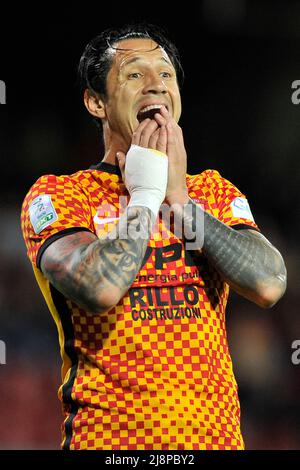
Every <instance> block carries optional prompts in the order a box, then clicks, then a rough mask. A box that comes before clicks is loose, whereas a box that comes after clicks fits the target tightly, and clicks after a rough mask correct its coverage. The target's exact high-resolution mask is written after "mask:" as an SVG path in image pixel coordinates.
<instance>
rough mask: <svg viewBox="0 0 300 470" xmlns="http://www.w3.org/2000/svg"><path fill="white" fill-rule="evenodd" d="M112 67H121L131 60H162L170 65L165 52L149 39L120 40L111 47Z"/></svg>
mask: <svg viewBox="0 0 300 470" xmlns="http://www.w3.org/2000/svg"><path fill="white" fill-rule="evenodd" d="M111 53H112V54H113V55H114V59H113V65H115V66H117V67H118V68H119V67H122V66H124V65H126V64H127V63H128V62H130V61H131V59H134V58H138V59H142V60H154V59H157V60H164V61H167V62H168V63H169V64H172V63H171V61H170V59H169V57H168V54H167V53H166V51H165V50H164V49H163V48H162V47H161V46H159V45H158V44H157V43H156V42H155V41H154V40H153V39H151V38H131V39H122V40H121V41H119V42H117V43H115V44H114V45H113V48H112V51H111Z"/></svg>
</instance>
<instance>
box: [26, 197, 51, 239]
mask: <svg viewBox="0 0 300 470" xmlns="http://www.w3.org/2000/svg"><path fill="white" fill-rule="evenodd" d="M29 217H30V222H31V224H32V227H33V229H34V231H35V233H37V234H38V233H40V232H41V231H42V230H44V228H46V227H48V226H49V225H51V224H53V222H55V221H56V220H57V219H58V215H57V213H56V210H55V208H54V206H53V204H52V201H51V196H50V194H43V195H42V196H38V197H36V198H35V199H34V200H33V201H32V203H31V204H30V207H29Z"/></svg>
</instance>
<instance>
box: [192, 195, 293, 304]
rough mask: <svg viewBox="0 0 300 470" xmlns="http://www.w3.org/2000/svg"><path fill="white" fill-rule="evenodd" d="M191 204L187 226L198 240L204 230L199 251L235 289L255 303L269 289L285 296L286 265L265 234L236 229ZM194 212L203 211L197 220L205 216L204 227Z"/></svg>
mask: <svg viewBox="0 0 300 470" xmlns="http://www.w3.org/2000/svg"><path fill="white" fill-rule="evenodd" d="M188 204H192V205H193V208H192V209H193V210H192V211H184V216H183V217H184V224H187V225H188V226H189V227H190V230H192V232H193V233H194V234H195V233H196V237H197V230H203V229H204V239H203V237H202V240H203V246H202V247H199V248H202V249H203V253H204V254H205V255H206V257H207V258H208V260H209V261H210V262H211V264H212V265H213V266H214V267H215V268H216V269H217V270H218V271H219V273H220V274H221V275H222V277H223V278H224V280H225V281H226V282H228V284H229V285H230V286H231V287H232V288H233V289H234V290H236V291H237V292H239V293H240V294H242V295H244V296H245V297H247V298H248V299H250V300H254V301H256V300H258V297H259V293H261V292H263V291H266V290H267V289H269V288H274V289H276V288H277V289H279V291H280V292H281V295H283V293H284V291H285V286H286V269H285V265H284V262H283V259H282V257H281V255H280V253H279V251H278V250H277V249H276V248H275V247H274V246H273V245H272V244H271V243H270V242H269V241H268V240H267V239H266V238H265V237H264V236H263V235H261V234H260V233H259V232H256V231H254V230H251V229H249V230H247V229H245V230H241V231H238V230H234V229H232V228H231V227H228V226H227V225H225V224H224V223H223V222H221V221H220V220H218V219H216V218H215V217H214V216H212V215H211V214H208V213H207V212H204V211H203V210H202V209H201V207H200V206H198V205H196V204H195V203H194V202H192V201H190V202H189V203H188ZM195 211H200V213H199V212H198V214H197V215H198V220H199V219H201V218H202V220H203V217H204V224H200V225H201V227H195V222H196V220H197V218H196V212H195ZM186 213H187V215H186ZM199 239H201V236H200V235H199ZM281 295H280V297H281Z"/></svg>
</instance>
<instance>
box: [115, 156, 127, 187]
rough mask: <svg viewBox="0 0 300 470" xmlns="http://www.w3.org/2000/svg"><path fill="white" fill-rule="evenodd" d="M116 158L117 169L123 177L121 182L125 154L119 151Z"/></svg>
mask: <svg viewBox="0 0 300 470" xmlns="http://www.w3.org/2000/svg"><path fill="white" fill-rule="evenodd" d="M116 157H117V160H118V163H119V168H120V170H121V173H122V177H123V180H124V171H125V162H126V157H125V153H124V152H121V151H119V152H117V153H116Z"/></svg>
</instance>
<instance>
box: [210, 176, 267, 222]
mask: <svg viewBox="0 0 300 470" xmlns="http://www.w3.org/2000/svg"><path fill="white" fill-rule="evenodd" d="M210 176H211V180H212V184H213V192H214V197H215V201H216V205H217V207H218V213H219V220H221V222H223V223H224V224H226V225H229V226H230V227H232V228H234V229H243V228H253V229H254V230H258V231H259V228H258V226H257V224H256V222H255V220H254V217H253V215H252V212H251V209H250V206H249V203H248V201H247V198H246V196H245V195H244V194H243V193H242V192H241V191H240V190H239V189H238V188H236V187H235V186H234V185H233V184H232V183H230V181H228V180H226V179H225V178H223V177H222V176H221V175H220V173H218V172H217V171H215V170H212V171H211V175H210Z"/></svg>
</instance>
